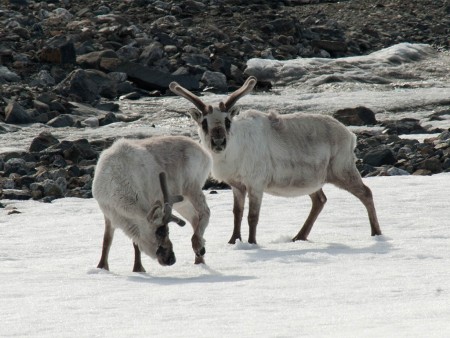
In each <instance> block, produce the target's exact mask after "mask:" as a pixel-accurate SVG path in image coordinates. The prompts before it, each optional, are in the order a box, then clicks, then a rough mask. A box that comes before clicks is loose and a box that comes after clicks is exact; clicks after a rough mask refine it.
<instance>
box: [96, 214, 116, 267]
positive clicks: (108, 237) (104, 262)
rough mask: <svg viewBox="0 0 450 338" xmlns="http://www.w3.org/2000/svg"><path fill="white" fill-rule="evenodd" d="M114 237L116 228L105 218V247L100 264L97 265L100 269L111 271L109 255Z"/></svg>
mask: <svg viewBox="0 0 450 338" xmlns="http://www.w3.org/2000/svg"><path fill="white" fill-rule="evenodd" d="M113 237H114V228H113V227H112V226H111V221H110V220H109V219H108V218H106V217H105V233H104V234H103V247H102V256H101V257H100V262H99V263H98V265H97V268H99V269H105V270H109V265H108V255H109V249H110V248H111V244H112V240H113Z"/></svg>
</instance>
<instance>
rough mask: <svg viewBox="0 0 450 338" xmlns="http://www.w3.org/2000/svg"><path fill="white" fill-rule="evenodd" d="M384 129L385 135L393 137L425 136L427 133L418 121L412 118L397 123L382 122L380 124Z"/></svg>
mask: <svg viewBox="0 0 450 338" xmlns="http://www.w3.org/2000/svg"><path fill="white" fill-rule="evenodd" d="M381 125H382V126H385V127H386V133H388V134H395V135H404V134H426V133H429V131H427V130H426V129H425V128H423V127H422V126H421V125H420V121H419V120H417V119H413V118H403V119H400V120H397V121H383V123H382V124H381Z"/></svg>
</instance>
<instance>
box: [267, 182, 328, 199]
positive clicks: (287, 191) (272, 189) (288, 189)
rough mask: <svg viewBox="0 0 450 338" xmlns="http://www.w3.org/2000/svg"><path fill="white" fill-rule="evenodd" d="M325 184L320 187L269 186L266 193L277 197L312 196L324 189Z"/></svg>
mask: <svg viewBox="0 0 450 338" xmlns="http://www.w3.org/2000/svg"><path fill="white" fill-rule="evenodd" d="M322 186H323V184H320V185H309V186H291V185H288V186H273V185H272V186H268V187H267V188H266V189H265V190H264V192H266V193H268V194H270V195H275V196H284V197H296V196H304V195H310V194H312V193H313V192H316V191H317V190H319V189H320V188H322Z"/></svg>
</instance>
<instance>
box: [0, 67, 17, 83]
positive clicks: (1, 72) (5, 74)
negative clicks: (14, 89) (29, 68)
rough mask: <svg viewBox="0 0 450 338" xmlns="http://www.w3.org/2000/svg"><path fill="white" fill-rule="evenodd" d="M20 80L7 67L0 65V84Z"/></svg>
mask: <svg viewBox="0 0 450 338" xmlns="http://www.w3.org/2000/svg"><path fill="white" fill-rule="evenodd" d="M20 80H21V78H20V76H19V75H17V74H16V73H14V72H13V71H11V70H9V69H8V67H5V66H1V65H0V84H1V83H6V82H18V81H20Z"/></svg>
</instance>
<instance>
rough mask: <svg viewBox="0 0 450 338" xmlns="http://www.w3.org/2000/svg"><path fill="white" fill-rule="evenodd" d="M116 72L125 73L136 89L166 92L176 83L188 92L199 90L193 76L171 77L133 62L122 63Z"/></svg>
mask: <svg viewBox="0 0 450 338" xmlns="http://www.w3.org/2000/svg"><path fill="white" fill-rule="evenodd" d="M116 71H118V72H124V73H126V74H127V75H128V78H129V79H130V80H131V81H133V82H134V83H135V84H136V85H137V86H138V87H140V88H143V89H146V90H155V89H156V90H167V89H168V88H169V83H170V82H172V81H176V82H178V83H179V84H180V85H182V86H183V87H185V88H186V89H188V90H198V89H199V83H198V80H197V79H196V78H195V77H193V76H189V75H171V74H168V73H165V72H163V71H160V70H156V69H151V68H149V67H146V66H143V65H140V64H137V63H133V62H124V63H123V64H121V65H120V66H119V67H118V68H117V70H116Z"/></svg>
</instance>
